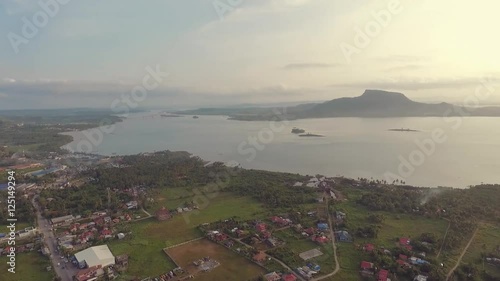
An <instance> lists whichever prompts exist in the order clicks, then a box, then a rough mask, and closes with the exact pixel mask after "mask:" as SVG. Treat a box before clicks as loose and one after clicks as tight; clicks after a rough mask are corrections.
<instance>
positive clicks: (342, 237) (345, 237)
mask: <svg viewBox="0 0 500 281" xmlns="http://www.w3.org/2000/svg"><path fill="white" fill-rule="evenodd" d="M335 237H336V238H337V240H338V241H340V242H352V237H351V235H350V234H349V232H347V231H345V230H341V231H337V232H335Z"/></svg>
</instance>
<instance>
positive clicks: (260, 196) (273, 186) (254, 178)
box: [227, 170, 315, 208]
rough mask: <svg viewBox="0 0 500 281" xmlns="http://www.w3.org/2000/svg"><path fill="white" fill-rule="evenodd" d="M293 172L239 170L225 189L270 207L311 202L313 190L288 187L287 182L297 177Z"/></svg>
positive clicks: (293, 205)
mask: <svg viewBox="0 0 500 281" xmlns="http://www.w3.org/2000/svg"><path fill="white" fill-rule="evenodd" d="M299 178H300V176H298V175H294V174H285V173H274V172H267V171H257V170H241V171H240V172H239V173H238V175H237V176H236V177H233V178H232V179H231V182H230V184H229V186H228V187H227V190H229V191H233V192H235V193H237V194H240V195H247V196H252V197H254V198H256V199H257V200H259V201H260V202H263V203H264V204H266V205H267V206H269V207H272V208H294V207H299V205H300V204H305V203H312V202H314V198H315V191H314V190H312V189H309V188H290V187H289V186H288V184H287V183H289V182H293V181H294V180H297V179H299Z"/></svg>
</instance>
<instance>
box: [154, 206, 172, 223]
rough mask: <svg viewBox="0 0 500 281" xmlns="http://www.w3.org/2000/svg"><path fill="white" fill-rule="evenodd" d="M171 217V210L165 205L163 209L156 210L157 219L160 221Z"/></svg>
mask: <svg viewBox="0 0 500 281" xmlns="http://www.w3.org/2000/svg"><path fill="white" fill-rule="evenodd" d="M171 217H172V215H170V212H169V211H168V210H167V209H166V208H165V207H162V208H161V209H159V210H158V211H156V219H157V220H159V221H164V220H168V219H170V218H171Z"/></svg>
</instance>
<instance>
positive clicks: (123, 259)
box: [115, 255, 128, 267]
mask: <svg viewBox="0 0 500 281" xmlns="http://www.w3.org/2000/svg"><path fill="white" fill-rule="evenodd" d="M115 264H116V265H119V266H122V267H127V266H128V256H127V255H120V256H117V257H116V258H115Z"/></svg>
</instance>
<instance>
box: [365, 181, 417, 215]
mask: <svg viewBox="0 0 500 281" xmlns="http://www.w3.org/2000/svg"><path fill="white" fill-rule="evenodd" d="M421 196H422V191H420V190H418V189H414V188H405V187H380V188H373V189H371V190H370V191H369V192H367V193H365V194H363V195H362V196H361V198H360V199H359V200H358V201H357V202H358V203H359V204H361V205H363V206H366V207H367V208H368V209H370V210H373V211H388V212H402V213H410V212H412V211H413V210H415V209H416V208H419V206H420V198H421Z"/></svg>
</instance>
